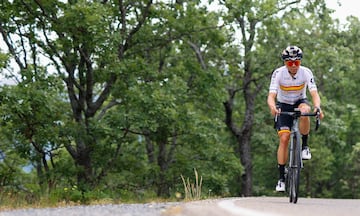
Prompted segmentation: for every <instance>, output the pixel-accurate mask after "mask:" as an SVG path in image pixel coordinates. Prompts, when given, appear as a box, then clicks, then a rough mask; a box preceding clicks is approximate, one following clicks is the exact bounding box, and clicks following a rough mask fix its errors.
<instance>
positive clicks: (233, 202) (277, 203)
mask: <svg viewBox="0 0 360 216" xmlns="http://www.w3.org/2000/svg"><path fill="white" fill-rule="evenodd" d="M162 215H165V216H224V215H226V216H360V200H355V199H348V200H344V199H313V198H312V199H310V198H299V200H298V203H297V204H293V203H289V199H288V198H287V197H251V198H230V199H219V200H207V201H196V202H188V203H183V204H181V205H179V206H173V207H170V208H169V209H167V211H166V212H164V213H163V214H162Z"/></svg>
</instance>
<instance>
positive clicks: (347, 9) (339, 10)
mask: <svg viewBox="0 0 360 216" xmlns="http://www.w3.org/2000/svg"><path fill="white" fill-rule="evenodd" d="M338 2H339V3H340V4H341V5H340V6H339V4H338ZM359 3H360V2H359V1H357V0H326V4H327V6H328V7H329V8H331V9H334V10H335V12H334V13H333V18H337V19H339V20H340V22H341V23H342V24H343V23H345V22H346V17H347V16H350V15H353V16H357V17H358V18H359V19H360V4H359Z"/></svg>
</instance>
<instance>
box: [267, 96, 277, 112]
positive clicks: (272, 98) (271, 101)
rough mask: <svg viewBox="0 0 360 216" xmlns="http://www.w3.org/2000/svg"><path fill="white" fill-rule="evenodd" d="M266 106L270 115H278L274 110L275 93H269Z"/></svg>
mask: <svg viewBox="0 0 360 216" xmlns="http://www.w3.org/2000/svg"><path fill="white" fill-rule="evenodd" d="M267 104H268V106H269V109H270V112H271V115H273V116H275V115H276V114H278V110H277V109H276V93H274V92H269V95H268V98H267Z"/></svg>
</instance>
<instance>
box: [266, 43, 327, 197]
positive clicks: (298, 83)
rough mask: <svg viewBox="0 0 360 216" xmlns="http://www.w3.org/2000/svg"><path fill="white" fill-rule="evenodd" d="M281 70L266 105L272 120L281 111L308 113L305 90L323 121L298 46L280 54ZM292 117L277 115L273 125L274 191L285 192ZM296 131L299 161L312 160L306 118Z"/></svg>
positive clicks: (309, 76) (288, 48) (313, 82)
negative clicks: (276, 141)
mask: <svg viewBox="0 0 360 216" xmlns="http://www.w3.org/2000/svg"><path fill="white" fill-rule="evenodd" d="M281 57H282V60H283V61H284V66H282V67H279V68H277V69H275V70H274V72H273V74H272V77H271V83H270V87H269V94H268V98H267V104H268V106H269V108H270V112H271V114H272V115H273V116H275V115H277V114H279V112H280V110H283V111H293V110H294V108H296V107H298V108H299V109H300V111H301V112H302V113H308V112H310V111H311V107H310V104H309V101H308V100H307V97H306V88H308V90H309V92H310V94H311V98H312V103H313V106H314V107H315V110H317V109H319V110H320V119H322V118H323V117H324V114H323V112H322V111H321V108H320V96H319V94H318V91H317V87H316V84H315V80H314V76H313V73H312V71H311V70H310V69H309V68H307V67H304V66H302V65H301V59H302V57H303V52H302V50H301V49H300V48H299V47H297V46H288V47H286V48H285V49H284V50H283V52H282V54H281ZM292 123H293V121H292V117H291V116H289V115H279V116H278V121H277V125H276V129H277V131H278V136H279V146H278V150H277V162H278V169H279V173H280V177H279V180H278V183H277V185H276V191H279V192H284V191H285V164H286V162H287V159H288V144H289V140H290V130H291V127H292ZM299 130H300V133H301V135H302V146H303V149H302V158H303V159H304V160H309V159H311V153H310V148H309V147H308V143H307V139H308V134H309V132H310V119H309V117H301V118H300V122H299Z"/></svg>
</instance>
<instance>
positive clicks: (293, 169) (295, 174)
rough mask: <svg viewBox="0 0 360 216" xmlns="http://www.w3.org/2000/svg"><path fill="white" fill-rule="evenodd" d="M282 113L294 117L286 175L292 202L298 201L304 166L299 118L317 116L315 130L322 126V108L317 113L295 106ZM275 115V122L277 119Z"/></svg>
mask: <svg viewBox="0 0 360 216" xmlns="http://www.w3.org/2000/svg"><path fill="white" fill-rule="evenodd" d="M280 115H290V116H292V117H293V126H292V128H291V132H290V133H291V134H290V145H289V162H288V170H287V175H286V176H287V177H286V185H287V186H286V188H289V189H288V192H289V200H290V203H294V204H295V203H297V200H298V194H299V182H300V171H301V169H302V168H303V167H304V164H303V161H302V157H301V151H302V146H301V134H300V131H299V118H300V117H301V116H316V126H315V131H316V130H318V128H319V126H320V110H317V111H316V112H315V113H301V112H300V109H299V108H295V109H294V111H292V112H287V111H281V112H280ZM277 117H278V116H276V117H275V123H276V121H277Z"/></svg>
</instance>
